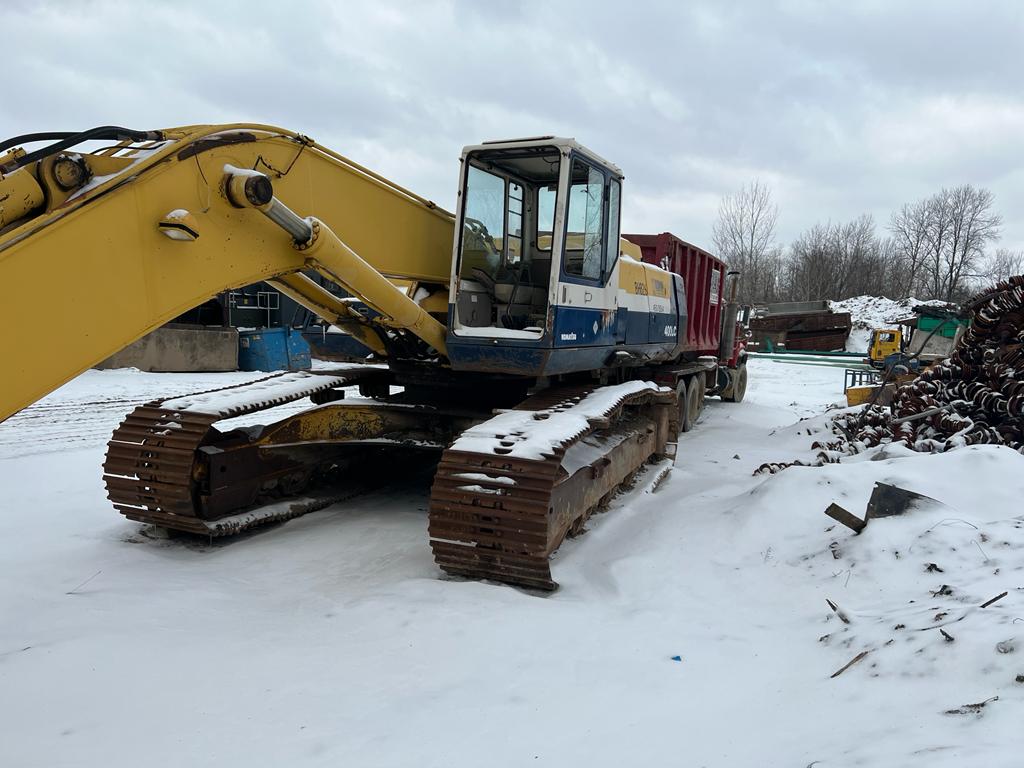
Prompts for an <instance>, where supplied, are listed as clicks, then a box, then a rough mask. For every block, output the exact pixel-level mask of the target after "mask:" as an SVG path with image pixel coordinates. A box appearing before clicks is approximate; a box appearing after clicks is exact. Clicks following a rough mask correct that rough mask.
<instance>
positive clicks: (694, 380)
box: [686, 373, 705, 429]
mask: <svg viewBox="0 0 1024 768" xmlns="http://www.w3.org/2000/svg"><path fill="white" fill-rule="evenodd" d="M704 393H705V384H704V374H702V373H699V374H697V375H696V376H691V377H690V380H689V382H687V384H686V410H687V416H688V421H689V423H690V427H689V428H690V429H693V427H694V426H695V425H696V424H697V419H699V418H700V415H701V413H702V412H703V410H704Z"/></svg>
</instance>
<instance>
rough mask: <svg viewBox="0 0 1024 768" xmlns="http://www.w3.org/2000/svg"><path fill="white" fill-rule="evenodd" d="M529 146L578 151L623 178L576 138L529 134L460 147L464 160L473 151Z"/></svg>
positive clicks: (611, 165) (619, 169) (617, 169)
mask: <svg viewBox="0 0 1024 768" xmlns="http://www.w3.org/2000/svg"><path fill="white" fill-rule="evenodd" d="M531 147H555V148H557V149H558V150H559V151H560V152H561V153H562V154H563V155H567V154H568V153H569V152H579V153H580V154H583V155H586V156H587V157H589V158H591V159H592V160H596V161H597V162H599V163H600V164H601V165H603V166H604V167H605V168H607V169H608V170H609V171H611V172H612V173H614V174H615V175H616V176H618V177H619V178H620V179H621V178H624V176H623V174H622V169H621V168H619V166H617V165H615V163H612V162H610V161H608V160H605V159H604V158H603V157H601V156H600V155H599V154H597V153H596V152H593V151H591V150H589V149H587V148H586V147H585V146H583V145H582V144H580V143H579V142H578V141H576V139H573V138H568V137H565V136H529V137H526V138H521V139H497V140H492V141H485V142H482V143H480V144H471V145H469V146H466V147H463V148H462V159H463V160H465V159H466V156H467V155H469V154H471V153H475V152H486V151H494V150H501V149H525V148H531Z"/></svg>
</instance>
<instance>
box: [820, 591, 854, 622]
mask: <svg viewBox="0 0 1024 768" xmlns="http://www.w3.org/2000/svg"><path fill="white" fill-rule="evenodd" d="M825 602H826V603H828V607H829V608H831V609H832V610H833V611H835V612H836V616H838V617H839V620H840V621H841V622H843V624H849V623H850V617H849V616H847V615H846V614H845V613H844V612H843V609H842V608H840V607H839V606H838V605H836V604H835V603H833V602H832V601H831V600H829V599H828V598H827V597H826V598H825Z"/></svg>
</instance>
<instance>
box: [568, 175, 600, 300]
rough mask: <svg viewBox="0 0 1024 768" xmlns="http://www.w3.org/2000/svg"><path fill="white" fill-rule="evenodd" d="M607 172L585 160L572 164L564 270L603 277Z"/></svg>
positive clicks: (593, 278)
mask: <svg viewBox="0 0 1024 768" xmlns="http://www.w3.org/2000/svg"><path fill="white" fill-rule="evenodd" d="M604 200H605V197H604V173H603V172H602V171H600V170H599V169H597V168H593V167H591V166H590V165H588V164H587V163H585V162H583V161H582V160H579V159H576V160H574V161H573V164H572V178H571V184H570V187H569V206H568V211H567V215H566V236H565V261H564V264H565V267H564V268H565V272H566V274H568V275H575V276H577V277H584V278H588V279H591V280H600V279H601V276H602V273H603V271H604V249H605V245H604V244H605V232H604Z"/></svg>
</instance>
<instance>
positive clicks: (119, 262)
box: [0, 124, 454, 420]
mask: <svg viewBox="0 0 1024 768" xmlns="http://www.w3.org/2000/svg"><path fill="white" fill-rule="evenodd" d="M26 159H29V160H31V159H32V156H31V155H28V156H26V153H25V152H24V151H23V150H21V149H14V150H11V151H8V152H7V153H6V154H4V155H2V156H0V282H2V284H3V285H4V286H5V288H6V289H7V290H6V297H5V300H4V302H3V304H2V305H0V350H2V353H3V359H4V376H3V382H4V383H3V387H2V388H0V420H3V419H5V418H7V417H8V416H10V415H11V414H12V413H15V412H17V411H18V410H20V409H21V408H23V407H25V406H26V405H29V404H30V403H32V402H34V401H35V400H37V399H39V398H40V397H42V396H43V395H45V394H47V393H48V392H50V391H52V390H53V389H55V388H56V387H58V386H60V385H61V384H62V383H64V382H66V381H68V380H69V379H71V378H73V377H74V376H76V375H78V374H79V373H81V372H82V371H84V370H85V369H87V368H89V367H91V366H93V365H95V364H96V363H98V362H100V361H101V360H103V359H105V358H106V357H108V356H110V355H111V354H113V353H114V352H116V351H118V350H120V349H122V348H124V347H125V346H127V345H128V344H130V343H131V342H133V341H135V340H136V339H138V338H140V337H142V336H143V335H145V334H146V333H148V332H150V331H151V330H153V329H155V328H157V327H159V326H160V325H162V324H163V323H166V322H168V321H169V320H171V319H173V318H174V317H176V316H178V315H180V314H181V313H183V312H185V311H187V310H188V309H190V308H192V307H195V306H197V305H198V304H201V303H203V302H204V301H206V300H208V299H210V298H212V297H214V296H216V295H217V294H218V293H221V292H223V291H226V290H230V289H232V288H236V287H241V286H244V285H248V284H250V283H254V282H259V281H261V280H271V281H273V282H274V284H275V285H276V286H277V287H278V288H279V289H280V290H282V291H283V292H284V293H286V294H287V295H289V296H291V297H293V298H295V299H296V300H297V301H299V302H300V303H302V304H303V305H304V306H306V307H307V308H309V309H311V310H312V311H314V312H316V313H317V314H319V315H321V316H322V317H324V318H325V319H326V320H328V321H329V322H333V323H337V324H339V325H340V326H341V327H342V328H343V329H345V330H346V331H348V332H350V333H352V334H353V335H354V336H356V337H357V338H358V339H360V340H361V341H363V343H365V344H367V346H369V347H370V348H371V349H373V350H374V351H376V352H378V353H380V354H382V355H383V354H386V343H385V340H386V338H387V335H388V333H389V332H391V331H392V330H393V329H405V330H408V331H410V332H412V333H413V334H414V335H416V336H418V337H419V338H420V339H422V340H423V341H425V342H426V344H427V345H428V346H429V347H432V348H433V349H434V350H436V351H437V352H439V353H443V352H444V325H443V323H441V322H438V320H437V319H436V318H435V317H433V316H431V315H430V314H428V313H427V312H426V311H425V310H423V309H421V308H419V305H418V304H417V302H415V301H413V299H412V294H413V290H411V288H410V286H417V287H420V288H424V289H426V290H425V291H421V292H420V293H421V294H426V295H428V297H429V296H432V295H433V294H436V293H442V294H444V295H446V294H447V287H446V286H447V283H448V280H449V272H450V260H451V252H452V238H453V226H454V220H453V217H452V215H451V214H450V213H448V212H447V211H444V210H442V209H440V208H438V207H437V206H436V205H434V204H433V203H431V202H430V201H428V200H425V199H424V198H421V197H419V196H417V195H415V194H413V193H411V192H409V191H407V190H405V189H403V188H402V187H400V186H398V185H396V184H394V183H392V182H390V181H388V180H387V179H384V178H383V177H381V176H379V175H377V174H375V173H373V172H372V171H369V170H367V169H366V168H363V167H362V166H360V165H358V164H356V163H354V162H352V161H350V160H348V159H347V158H345V157H343V156H341V155H339V154H337V153H335V152H332V151H331V150H329V149H327V148H325V147H322V146H321V145H319V144H317V143H316V142H315V141H313V140H311V139H309V138H307V137H305V136H302V135H300V134H297V133H293V132H291V131H287V130H283V129H280V128H275V127H272V126H264V125H240V124H239V125H221V126H189V127H183V128H173V129H169V130H164V131H159V132H153V133H151V134H148V140H146V141H141V142H140V141H131V140H126V141H122V142H120V143H119V144H117V145H115V146H114V147H112V148H111V147H107V148H105V149H103V150H100V151H96V152H94V153H91V154H88V153H85V152H83V151H82V150H80V149H77V148H69V149H66V150H63V151H60V152H55V153H51V154H49V155H47V156H45V157H43V158H42V159H39V160H32V161H31V162H28V163H26V162H25V161H26ZM261 179H262V180H264V181H265V182H266V183H265V184H264V183H263V182H260V180H261ZM256 187H259V188H260V190H261V191H262V193H264V194H270V195H272V200H268V199H260V200H256V201H255V202H254V201H253V200H251V199H246V198H245V194H246V189H248V188H252V189H255V188H256ZM272 208H273V209H274V210H273V211H271V210H270V209H272ZM254 209H259V210H262V211H263V212H264V213H266V214H267V215H266V216H262V215H260V213H259V212H258V211H257V210H254ZM282 211H285V212H287V213H288V214H291V216H292V220H293V221H306V222H307V225H308V227H309V230H308V231H310V232H312V233H314V234H315V237H312V238H311V239H310V241H309V242H307V243H298V242H295V237H294V233H292V234H293V237H292V238H289V237H288V235H287V234H286V233H285V232H284V231H283V230H282V228H281V226H282V223H281V221H279V220H278V218H280V216H278V218H275V212H276V213H277V214H280V215H284V214H283V213H282ZM292 211H299V212H303V213H306V214H315V215H316V217H317V218H316V219H315V220H313V219H308V220H303V219H301V218H300V217H299V216H297V215H296V214H294V213H292ZM306 270H315V271H317V272H319V273H320V274H323V275H325V276H328V277H329V278H330V279H331V280H332V281H334V282H336V283H338V284H339V285H340V286H342V287H343V288H345V289H346V290H348V291H349V292H350V293H353V294H354V295H356V296H358V297H359V298H360V299H362V300H364V301H365V303H366V304H367V305H368V306H370V307H371V308H372V309H373V310H375V311H376V312H377V313H379V317H378V316H374V318H373V319H368V318H367V317H366V316H365V315H363V314H360V313H359V312H357V311H356V310H354V309H353V308H352V307H351V304H350V303H348V302H344V301H340V300H338V299H337V297H336V296H334V295H333V294H332V293H331V292H330V291H328V290H326V289H324V288H323V287H321V286H320V285H318V284H317V283H316V282H314V281H313V280H310V279H309V278H307V277H305V276H304V275H302V274H301V273H302V272H303V271H306ZM384 278H394V279H395V280H396V282H401V283H402V285H403V287H402V288H398V287H396V286H395V285H394V284H393V283H391V282H390V281H389V280H386V279H384ZM431 304H432V305H433V306H437V304H438V302H431ZM41 314H45V315H46V316H47V317H49V318H51V319H52V320H55V322H54V323H53V326H52V330H51V332H49V333H48V334H47V339H46V342H45V343H41V342H40V339H39V337H38V336H37V335H36V334H34V333H32V332H29V331H27V330H26V328H27V327H29V326H35V325H36V324H35V323H33V320H34V318H37V317H38V316H40V315H41Z"/></svg>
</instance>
